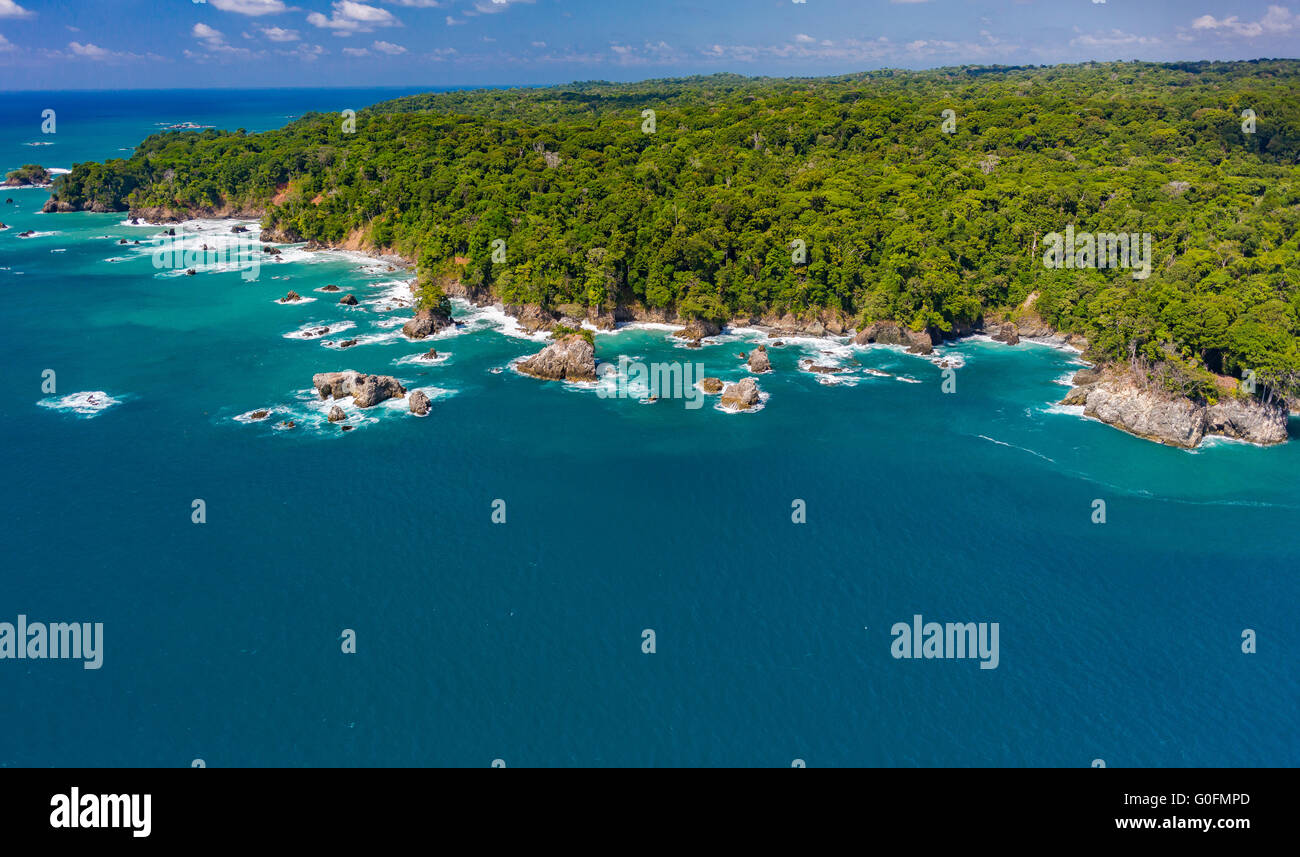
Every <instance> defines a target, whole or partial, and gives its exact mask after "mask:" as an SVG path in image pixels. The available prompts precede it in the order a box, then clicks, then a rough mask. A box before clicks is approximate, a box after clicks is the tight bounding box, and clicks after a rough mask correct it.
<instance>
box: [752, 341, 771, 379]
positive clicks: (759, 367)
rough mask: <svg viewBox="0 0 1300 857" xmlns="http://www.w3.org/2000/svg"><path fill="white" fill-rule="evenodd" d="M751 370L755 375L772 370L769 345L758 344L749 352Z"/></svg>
mask: <svg viewBox="0 0 1300 857" xmlns="http://www.w3.org/2000/svg"><path fill="white" fill-rule="evenodd" d="M749 371H750V372H753V373H754V374H755V375H757V374H759V373H760V372H770V371H772V361H770V360H769V359H768V358H767V346H765V345H756V346H754V350H753V351H751V352H749Z"/></svg>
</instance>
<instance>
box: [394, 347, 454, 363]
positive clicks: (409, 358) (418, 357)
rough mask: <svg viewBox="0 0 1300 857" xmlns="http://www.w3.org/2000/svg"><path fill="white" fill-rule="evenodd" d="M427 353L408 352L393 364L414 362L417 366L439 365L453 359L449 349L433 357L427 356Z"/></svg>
mask: <svg viewBox="0 0 1300 857" xmlns="http://www.w3.org/2000/svg"><path fill="white" fill-rule="evenodd" d="M426 353H427V352H420V353H419V354H408V355H406V356H405V357H399V358H397V359H396V360H394V361H393V365H394V366H403V365H406V364H414V365H416V366H437V365H438V364H439V363H446V362H447V361H448V360H450V359H451V353H450V352H447V351H439V352H438V356H437V357H434V358H433V359H429V358H428V357H425V356H424V355H425V354H426Z"/></svg>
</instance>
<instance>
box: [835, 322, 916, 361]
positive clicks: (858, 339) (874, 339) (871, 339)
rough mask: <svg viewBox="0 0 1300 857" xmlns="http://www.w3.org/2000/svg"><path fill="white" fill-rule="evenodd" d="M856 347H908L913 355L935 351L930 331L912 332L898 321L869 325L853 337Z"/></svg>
mask: <svg viewBox="0 0 1300 857" xmlns="http://www.w3.org/2000/svg"><path fill="white" fill-rule="evenodd" d="M853 342H854V344H855V345H867V344H869V343H879V344H881V345H906V346H907V350H908V351H910V352H912V353H913V354H929V353H931V352H933V351H934V340H933V338H932V337H931V335H930V333H929V332H928V331H923V330H912V329H911V328H910V327H907V326H905V325H901V324H899V323H898V322H896V321H877V322H874V323H872V324H869V325H867V326H866V327H865V328H863V329H862V330H860V331H858V334H857V335H856V336H854V337H853Z"/></svg>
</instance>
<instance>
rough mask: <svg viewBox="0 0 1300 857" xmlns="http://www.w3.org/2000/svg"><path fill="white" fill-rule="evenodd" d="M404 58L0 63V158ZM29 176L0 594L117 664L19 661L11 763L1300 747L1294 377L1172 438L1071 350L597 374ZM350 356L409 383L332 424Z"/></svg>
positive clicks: (751, 757)
mask: <svg viewBox="0 0 1300 857" xmlns="http://www.w3.org/2000/svg"><path fill="white" fill-rule="evenodd" d="M409 91H419V90H418V89H412V90H404V91H402V92H398V91H393V90H333V91H327V90H258V91H247V92H245V91H236V90H224V91H209V92H159V93H140V92H134V93H108V92H105V93H87V92H79V93H17V94H13V93H11V94H5V95H4V96H3V98H0V162H3V168H4V170H6V171H7V170H10V169H14V168H16V167H18V166H20V165H22V164H25V163H33V162H35V163H40V164H42V165H44V166H46V167H57V168H68V167H71V165H72V164H73V163H75V162H78V161H83V160H88V159H106V158H113V157H125V156H126V155H127V153H128V152H129V150H130V149H131V147H132V146H133V145H134V144H135V143H137V142H139V141H140V140H141V139H143V138H144V137H145V136H147V135H148V134H150V133H154V132H155V131H156V130H158V128H159V127H161V126H164V125H168V124H173V123H178V122H193V123H196V124H201V125H209V124H210V125H216V126H218V127H223V128H238V127H243V128H246V129H248V130H249V131H257V130H264V129H268V128H272V127H276V126H278V125H280V124H283V123H284V122H286V121H288V120H289V119H290V118H292V117H294V116H297V115H300V114H301V113H303V112H304V111H307V110H312V109H322V110H342V109H345V108H349V107H350V108H353V109H358V108H360V107H362V106H365V105H367V104H370V103H373V102H375V101H379V100H382V99H384V98H390V97H394V96H396V95H399V94H403V93H404V92H409ZM46 108H50V109H54V110H55V111H56V116H57V131H56V133H54V134H48V135H43V134H42V133H41V130H40V125H41V111H42V110H44V109H46ZM34 142H46V143H52V145H48V146H30V145H28V144H30V143H34ZM47 196H48V193H47V192H46V191H44V190H39V189H18V190H9V189H4V190H0V199H4V198H12V199H13V203H11V204H3V205H0V221H2V222H3V223H5V224H7V225H8V226H9V228H8V229H7V230H4V231H0V289H2V290H3V294H4V295H5V297H6V310H7V311H6V312H5V314H4V316H3V320H2V321H0V330H2V331H3V333H2V335H0V376H2V377H3V381H4V384H3V388H4V389H5V391H6V393H7V395H5V396H4V397H3V399H0V432H2V437H3V447H4V450H5V453H6V468H5V479H4V481H3V488H2V489H0V513H2V514H3V519H4V521H5V526H4V528H3V534H2V535H0V555H2V556H3V557H4V558H5V561H4V572H3V578H2V579H3V587H2V588H0V622H9V623H14V622H15V621H16V620H17V617H18V616H20V615H22V616H25V617H26V621H28V622H38V621H39V622H88V623H102V627H103V636H102V653H101V654H102V665H101V666H100V668H99V669H92V670H88V669H84V668H83V664H82V663H81V662H80V661H78V660H75V659H67V660H55V659H36V660H33V659H23V660H19V659H13V658H8V659H0V765H3V766H16V767H24V766H34V767H47V766H55V767H59V766H163V767H173V766H178V767H189V766H191V765H193V764H197V762H196V760H202V764H205V765H206V766H209V767H233V766H335V765H340V766H408V765H411V766H469V767H486V766H489V765H491V764H493V763H494V761H498V760H499V761H500V762H501V763H504V764H505V765H506V766H508V767H528V766H699V765H729V766H754V767H768V766H776V767H790V766H791V765H792V764H800V763H801V764H806V765H807V766H808V767H837V766H1063V767H1088V766H1090V765H1096V764H1097V761H1100V762H1102V763H1104V764H1105V765H1106V766H1108V767H1138V766H1274V765H1286V766H1293V765H1297V764H1300V729H1298V728H1297V726H1298V723H1297V712H1298V711H1300V683H1298V671H1297V668H1296V664H1297V660H1296V654H1297V646H1298V644H1300V629H1298V623H1297V621H1296V605H1297V603H1300V578H1298V576H1297V573H1296V561H1297V558H1300V529H1298V528H1297V527H1296V521H1297V520H1298V518H1297V516H1298V514H1300V480H1297V478H1296V477H1297V474H1300V443H1297V442H1296V439H1295V435H1296V433H1297V425H1296V421H1295V420H1294V419H1293V420H1292V425H1291V429H1292V436H1293V437H1292V441H1291V442H1290V443H1287V444H1285V445H1282V446H1279V447H1273V448H1256V447H1252V446H1248V445H1245V444H1240V443H1232V442H1225V441H1217V442H1216V441H1211V442H1208V443H1207V444H1205V445H1204V446H1202V447H1201V448H1200V449H1198V450H1196V451H1193V452H1188V451H1183V450H1178V449H1173V448H1168V447H1162V446H1159V445H1156V444H1153V443H1150V442H1147V441H1143V440H1139V439H1137V438H1134V437H1130V436H1128V435H1126V434H1123V433H1121V432H1119V431H1117V430H1115V429H1112V428H1110V427H1108V426H1105V425H1102V424H1100V423H1098V422H1095V421H1091V420H1086V419H1083V418H1082V417H1081V416H1080V415H1079V414H1078V413H1076V412H1073V411H1071V410H1070V409H1065V408H1061V407H1058V406H1055V405H1054V404H1053V403H1054V402H1056V401H1058V400H1059V399H1060V398H1061V397H1062V396H1063V395H1064V393H1065V392H1066V391H1067V390H1068V386H1066V385H1065V384H1064V383H1063V381H1065V380H1066V379H1068V376H1069V374H1070V373H1072V372H1073V371H1075V370H1076V369H1077V368H1078V367H1079V366H1080V365H1081V364H1080V362H1079V357H1078V355H1077V354H1075V353H1073V352H1071V351H1067V350H1063V349H1058V348H1052V347H1048V346H1044V345H1039V344H1034V343H1029V342H1023V343H1021V344H1020V345H1018V346H1014V347H1008V346H1005V345H1002V344H999V343H994V342H990V341H987V340H977V339H972V340H966V341H963V342H960V343H958V344H954V345H947V346H944V347H942V348H940V349H938V353H937V354H936V355H934V356H933V357H932V358H929V359H927V358H922V357H917V356H913V355H908V354H904V353H902V352H901V351H899V350H898V349H894V348H889V347H883V346H872V347H869V348H858V347H854V346H851V345H849V344H847V341H846V340H844V339H839V340H813V339H799V338H795V339H784V340H782V341H783V342H784V344H783V345H782V346H780V347H776V346H774V345H772V340H768V339H766V338H765V336H764V334H761V333H758V332H753V331H732V332H729V333H727V334H726V335H724V336H722V337H719V338H718V340H717V341H715V342H713V343H711V344H708V345H706V346H705V347H703V348H700V349H688V348H685V347H684V346H682V345H681V344H680V343H679V342H677V341H676V340H673V339H672V338H671V337H670V335H669V331H668V330H667V329H659V328H654V327H632V328H624V329H621V330H619V331H617V332H614V333H596V334H595V343H596V354H597V357H598V358H599V359H600V360H601V361H606V362H610V363H617V361H618V360H619V358H620V356H626V357H628V358H629V359H632V360H639V361H642V362H645V363H687V362H689V363H693V364H694V363H698V364H702V365H703V368H704V374H706V375H711V376H717V377H720V378H722V379H724V380H727V381H734V380H738V379H740V378H743V377H745V376H746V374H747V373H746V372H745V369H744V364H743V363H742V361H741V360H740V359H739V357H738V356H737V353H738V352H741V351H748V350H750V349H751V348H752V347H753V344H754V343H755V342H757V341H763V342H765V343H767V344H769V345H770V346H772V347H770V349H769V350H770V353H771V358H772V364H773V371H772V372H771V373H769V374H764V375H760V376H758V377H757V379H756V380H757V381H758V384H759V386H760V388H761V389H762V391H763V393H764V394H765V396H766V398H765V400H764V401H763V403H762V406H761V408H758V409H756V410H754V411H752V412H748V413H729V412H726V411H723V410H721V409H719V408H718V407H717V401H718V400H717V398H716V397H710V398H708V399H706V400H704V404H703V406H702V407H698V408H692V407H687V406H686V405H687V401H684V400H682V399H674V398H668V397H663V398H660V399H659V400H658V401H654V402H649V401H642V398H644V397H643V396H641V395H640V394H639V393H635V394H634V395H632V396H631V397H627V398H619V397H609V396H602V395H600V394H598V393H597V392H596V391H595V390H594V389H593V388H592V387H591V386H583V385H575V384H564V383H558V382H543V381H539V380H536V379H533V378H528V377H524V376H522V375H520V374H519V373H517V372H516V371H514V370H513V368H512V366H511V364H512V361H514V360H516V359H517V358H519V357H521V356H524V355H527V354H531V353H533V352H535V351H537V350H538V349H540V348H541V347H543V342H544V341H543V340H542V339H541V338H537V337H532V338H530V337H527V336H525V335H523V334H522V333H521V332H520V331H519V330H518V328H517V327H516V326H515V325H513V324H512V323H511V321H510V320H509V319H507V318H505V317H504V316H503V315H502V314H501V313H500V312H497V311H494V310H491V309H482V308H476V307H471V306H469V305H466V304H463V303H458V304H456V307H455V312H454V315H455V316H456V317H457V318H458V319H459V320H461V321H463V322H464V324H463V325H462V326H461V327H460V328H459V329H458V330H456V331H455V332H454V333H448V334H445V335H442V336H438V337H436V338H433V339H431V340H426V341H421V342H412V341H408V340H407V339H406V338H405V337H404V336H402V335H401V332H400V324H401V322H402V321H403V320H405V319H407V318H409V317H410V315H411V310H410V309H409V307H407V306H403V305H402V304H403V303H404V299H405V293H404V285H403V283H404V279H403V272H401V271H392V270H389V269H388V266H387V265H386V264H384V263H382V262H377V261H375V260H367V259H365V258H364V257H361V256H359V255H355V254H346V253H337V252H307V251H304V250H301V249H297V248H292V247H286V248H282V254H281V256H280V257H279V258H280V260H281V261H270V260H269V257H268V260H266V261H265V262H264V264H262V265H261V268H260V271H259V272H258V275H257V277H256V278H255V279H246V278H245V277H244V276H242V272H241V271H239V270H235V269H232V268H230V267H229V266H208V265H203V266H200V267H199V270H198V271H197V273H196V274H195V275H194V276H186V275H185V273H184V271H183V270H178V269H172V268H167V269H158V268H156V267H155V266H154V263H153V257H152V251H153V250H154V249H155V248H156V247H157V246H158V244H157V242H158V241H160V240H161V238H160V236H161V235H162V233H163V230H162V229H160V228H158V227H156V226H149V225H139V226H132V225H130V224H129V223H127V222H126V217H125V216H124V215H122V214H89V213H78V214H59V215H47V214H41V213H40V208H41V205H42V204H43V203H44V201H45V199H46V198H47ZM230 225H231V224H229V223H219V222H216V223H214V222H209V223H200V224H193V225H191V227H190V228H191V229H193V230H197V231H198V237H197V238H196V239H191V240H197V241H200V242H206V241H207V240H208V238H209V237H211V238H212V239H213V240H215V238H216V236H218V235H223V236H224V235H228V234H229V231H230V229H229V228H230ZM250 225H251V226H252V228H253V231H254V233H256V225H255V224H250ZM26 230H34V234H33V235H32V236H31V237H27V238H20V237H19V233H21V232H24V231H26ZM121 239H126V240H127V241H128V243H127V244H125V245H123V244H120V243H119V241H120V240H121ZM136 240H139V241H140V244H139V245H136V244H134V243H133V242H134V241H136ZM191 246H192V245H191ZM327 284H337V285H338V286H340V288H341V289H342V290H343V292H341V293H352V294H355V295H356V296H357V298H358V300H359V304H358V305H357V306H356V307H347V306H343V305H340V304H339V303H338V302H337V300H338V296H339V295H338V294H334V293H328V292H321V291H318V289H321V288H322V287H324V286H325V285H327ZM291 289H292V290H294V291H297V292H298V293H299V294H300V295H302V296H303V297H304V298H309V299H311V300H310V301H301V302H296V303H278V302H277V299H279V298H282V297H283V296H284V295H285V294H286V293H287V292H288V291H289V290H291ZM341 293H340V294H341ZM322 326H323V327H329V328H330V331H329V333H327V334H325V335H323V336H318V337H311V336H307V337H304V336H303V335H302V332H303V331H310V330H312V329H314V328H318V327H322ZM349 338H355V339H356V340H357V344H356V345H355V346H352V347H349V348H346V349H344V348H340V347H339V346H340V344H341V343H342V342H343V341H345V340H346V339H349ZM430 347H433V348H436V349H437V351H438V352H439V358H438V360H436V361H425V360H420V359H418V358H419V355H421V354H422V353H424V352H425V351H427V350H428V349H429V348H430ZM808 360H813V361H816V362H817V363H821V364H834V365H836V366H838V367H840V368H841V369H843V370H845V371H844V372H842V373H840V374H836V375H833V376H822V375H819V374H817V373H813V372H810V371H805V370H804V369H803V368H801V367H803V366H806V365H807V361H808ZM940 360H946V361H949V367H950V368H951V367H954V366H955V368H953V370H952V371H951V372H950V373H949V374H948V375H947V376H945V372H944V368H943V367H942V366H941V365H940V364H939V361H940ZM343 369H356V370H359V371H364V372H372V373H380V374H392V375H395V376H397V377H398V378H399V379H401V380H402V381H403V383H404V384H405V385H406V386H407V387H408V388H412V389H415V388H418V389H421V390H424V391H426V392H427V393H428V394H429V396H430V399H431V400H432V410H431V412H430V414H429V415H428V416H426V417H423V418H419V417H415V416H413V415H411V414H409V413H407V411H406V409H405V407H404V403H402V402H395V403H391V406H385V405H381V406H379V407H376V408H374V409H371V410H369V411H367V412H365V413H364V414H357V413H355V412H354V411H352V412H350V414H349V419H348V424H349V425H352V426H354V430H352V431H348V432H344V431H342V429H341V428H340V427H339V426H337V425H333V424H330V423H329V422H328V421H327V420H326V419H325V406H324V405H322V403H320V402H319V401H317V400H316V398H315V396H314V394H313V392H312V390H311V382H312V375H313V374H315V373H318V372H327V371H337V370H343ZM47 370H52V373H53V374H52V375H51V374H50V371H47ZM946 379H947V380H949V387H950V388H951V392H945V391H944V381H945V380H946ZM827 380H833V381H834V383H823V382H824V381H827ZM51 383H52V384H53V386H54V389H53V391H52V392H51V391H49V385H50V384H51ZM87 394H94V396H93V398H91V397H88V395H87ZM259 409H265V410H268V411H269V412H270V416H269V417H268V418H267V419H265V420H260V421H259V420H253V419H251V418H250V416H249V415H250V414H251V413H252V412H254V411H257V410H259ZM288 420H292V421H293V422H294V424H295V425H294V428H292V429H286V428H283V427H282V425H281V424H282V423H284V422H286V421H288ZM195 501H202V503H201V504H200V506H199V510H200V511H202V512H203V515H202V516H201V517H202V518H203V522H202V523H196V522H195V517H197V516H199V515H198V512H196V506H195ZM1097 501H1102V503H1104V513H1105V515H1104V518H1105V520H1104V523H1099V522H1095V521H1096V519H1097V518H1098V513H1097V512H1098V509H1100V508H1102V507H1099V506H1098V505H1097ZM801 517H802V518H803V521H802V522H798V523H796V519H798V518H801ZM503 518H504V520H502V519H503ZM918 615H919V616H921V617H923V619H922V620H920V621H923V622H939V623H968V622H971V623H987V624H988V625H991V624H992V623H997V628H998V641H999V645H998V651H997V659H996V667H995V668H983V669H982V668H981V660H979V659H976V658H970V657H967V658H896V657H894V655H893V646H894V642H895V636H894V635H893V633H892V630H893V629H894V627H895V626H896V625H899V624H902V625H909V626H910V625H911V624H912V622H913V621H914V620H913V617H914V616H918ZM1248 630H1249V631H1250V632H1253V635H1248V636H1253V638H1254V640H1255V648H1256V650H1255V651H1254V652H1249V653H1248V652H1244V651H1243V634H1244V633H1246V632H1247V631H1248ZM646 631H652V632H653V635H648V634H645V632H646ZM353 641H354V645H355V652H350V651H344V650H345V649H347V648H350V647H351V646H352V645H353ZM651 641H653V646H651ZM651 648H652V649H653V651H646V649H651ZM984 663H985V664H986V665H987V664H988V663H990V661H988V660H987V659H985V661H984ZM796 760H799V762H796Z"/></svg>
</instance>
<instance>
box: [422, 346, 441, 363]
mask: <svg viewBox="0 0 1300 857" xmlns="http://www.w3.org/2000/svg"><path fill="white" fill-rule="evenodd" d="M420 357H421V359H423V360H437V359H438V349H436V348H430V349H429V350H428V351H426V352H424V353H423V354H422V355H420Z"/></svg>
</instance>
